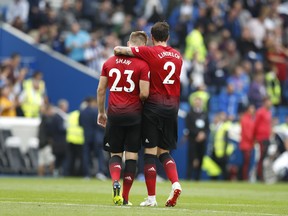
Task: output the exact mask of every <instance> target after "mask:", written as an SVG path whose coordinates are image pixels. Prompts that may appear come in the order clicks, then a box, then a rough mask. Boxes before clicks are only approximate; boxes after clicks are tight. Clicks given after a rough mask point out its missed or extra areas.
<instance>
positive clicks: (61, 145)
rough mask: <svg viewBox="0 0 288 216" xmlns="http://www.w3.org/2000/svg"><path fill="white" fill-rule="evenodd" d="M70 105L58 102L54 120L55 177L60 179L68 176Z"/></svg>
mask: <svg viewBox="0 0 288 216" xmlns="http://www.w3.org/2000/svg"><path fill="white" fill-rule="evenodd" d="M68 108H69V103H68V101H66V100H65V99H61V100H59V101H58V105H57V108H55V115H54V116H53V120H52V140H53V142H52V152H53V155H54V156H55V167H54V173H53V175H54V176H55V177H58V176H60V175H65V174H66V170H65V167H66V163H67V142H66V128H67V112H68Z"/></svg>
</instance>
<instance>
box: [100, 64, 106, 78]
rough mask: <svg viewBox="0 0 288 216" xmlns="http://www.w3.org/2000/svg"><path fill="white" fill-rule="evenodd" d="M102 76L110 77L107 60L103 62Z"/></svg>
mask: <svg viewBox="0 0 288 216" xmlns="http://www.w3.org/2000/svg"><path fill="white" fill-rule="evenodd" d="M101 76H105V77H108V71H107V62H105V63H104V64H103V67H102V71H101Z"/></svg>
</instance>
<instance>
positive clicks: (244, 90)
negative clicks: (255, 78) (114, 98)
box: [227, 66, 250, 111]
mask: <svg viewBox="0 0 288 216" xmlns="http://www.w3.org/2000/svg"><path fill="white" fill-rule="evenodd" d="M227 84H228V85H229V84H231V85H232V86H234V91H235V94H236V95H237V97H238V102H239V104H238V105H239V106H238V111H241V109H242V108H243V107H245V106H247V104H248V97H247V94H248V91H249V85H250V78H249V76H248V75H247V74H246V73H245V72H244V70H243V68H242V67H241V66H236V68H235V69H234V71H233V74H232V75H231V76H229V77H228V79H227Z"/></svg>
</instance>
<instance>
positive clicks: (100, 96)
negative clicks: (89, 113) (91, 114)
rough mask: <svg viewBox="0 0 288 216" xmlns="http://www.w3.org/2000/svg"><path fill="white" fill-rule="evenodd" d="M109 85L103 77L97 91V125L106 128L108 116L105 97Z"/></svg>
mask: <svg viewBox="0 0 288 216" xmlns="http://www.w3.org/2000/svg"><path fill="white" fill-rule="evenodd" d="M107 85H108V79H107V77H103V76H101V77H100V81H99V84H98V89H97V104H98V119H97V123H98V124H99V125H100V126H102V127H106V123H107V115H106V112H105V99H106V97H105V96H106V88H107Z"/></svg>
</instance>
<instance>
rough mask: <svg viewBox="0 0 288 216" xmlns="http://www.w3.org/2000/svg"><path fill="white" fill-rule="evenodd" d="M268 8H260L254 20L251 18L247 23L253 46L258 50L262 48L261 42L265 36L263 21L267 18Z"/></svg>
mask: <svg viewBox="0 0 288 216" xmlns="http://www.w3.org/2000/svg"><path fill="white" fill-rule="evenodd" d="M268 9H269V8H268V6H261V10H260V14H259V16H257V17H256V18H252V19H251V20H250V21H249V22H248V23H247V27H248V28H249V30H250V32H251V34H252V38H253V39H254V44H255V46H256V47H257V48H258V49H262V48H263V42H264V39H265V36H266V28H265V23H264V21H265V19H266V17H267V16H268Z"/></svg>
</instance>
